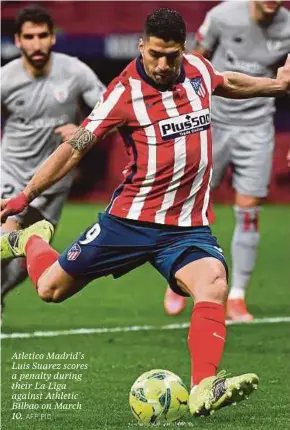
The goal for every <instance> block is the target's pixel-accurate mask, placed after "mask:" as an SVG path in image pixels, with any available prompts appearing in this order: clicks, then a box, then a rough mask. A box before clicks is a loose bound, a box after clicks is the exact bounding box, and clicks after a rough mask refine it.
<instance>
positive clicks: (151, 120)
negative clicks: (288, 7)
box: [0, 8, 290, 416]
mask: <svg viewBox="0 0 290 430" xmlns="http://www.w3.org/2000/svg"><path fill="white" fill-rule="evenodd" d="M185 38H186V28H185V23H184V20H183V19H182V17H181V16H180V15H179V13H178V12H176V11H174V10H171V9H167V8H161V9H158V10H157V11H155V12H153V13H152V14H150V15H149V16H148V17H147V19H146V22H145V26H144V32H143V37H142V38H141V39H140V42H139V50H140V56H139V57H138V58H137V59H135V60H134V61H132V62H131V63H130V64H129V65H128V66H127V67H126V68H125V70H124V71H123V72H122V73H121V74H120V76H119V77H118V78H116V79H115V80H113V81H112V82H111V84H110V85H109V87H108V89H107V91H106V92H105V94H104V95H103V97H102V98H101V99H100V101H99V102H98V103H97V104H96V106H95V108H94V110H93V111H92V113H91V114H90V115H89V116H88V117H87V118H86V119H85V121H84V122H83V123H82V125H81V126H80V127H79V129H78V130H77V132H76V133H75V135H74V136H73V137H72V138H71V139H69V140H68V141H67V142H64V143H63V144H62V145H60V146H59V147H58V148H57V149H56V151H55V152H54V153H53V154H52V155H51V156H50V157H49V159H48V160H47V161H46V162H45V163H44V164H43V165H42V166H41V167H40V169H39V170H38V171H37V172H36V174H35V175H34V177H33V178H32V180H31V181H30V182H29V184H28V185H27V186H26V187H25V188H24V190H23V192H21V193H20V194H18V195H17V196H15V197H12V198H10V199H8V200H5V201H3V202H2V203H1V213H0V218H1V220H2V221H5V219H6V218H7V217H9V216H11V215H13V214H16V213H21V212H22V211H23V210H24V209H25V208H26V207H27V206H28V205H29V204H30V203H31V202H32V201H33V200H34V199H35V198H36V196H39V195H40V194H41V193H42V192H43V191H44V190H46V189H47V188H48V187H49V186H51V185H53V184H55V183H57V182H58V181H59V180H60V179H61V178H63V177H64V176H65V175H66V174H68V173H69V172H70V171H71V170H72V169H73V168H74V167H75V166H76V165H77V164H78V162H79V161H80V160H81V158H82V157H83V156H84V154H86V153H87V152H88V151H89V150H90V148H92V146H93V145H95V144H96V143H97V142H98V141H99V140H100V139H101V138H102V137H103V136H104V135H106V134H107V133H108V132H109V131H110V130H111V129H113V128H115V127H117V128H118V129H119V131H120V133H121V134H122V136H123V139H124V142H125V144H126V145H127V147H128V150H129V153H130V162H129V164H128V166H127V168H126V169H125V171H124V181H123V183H122V184H121V185H120V186H119V187H118V188H117V189H116V191H115V192H114V194H113V196H112V199H111V201H110V204H109V205H108V207H107V209H106V211H105V213H102V214H100V215H99V220H98V222H96V223H95V224H93V225H92V226H90V227H89V228H88V229H87V230H86V231H85V232H84V233H82V234H81V235H80V237H79V238H78V239H76V240H75V241H74V243H73V244H72V245H70V246H69V247H68V248H67V249H66V250H65V251H64V252H63V253H62V254H61V255H59V254H58V253H57V252H56V251H55V250H54V249H53V248H51V247H50V245H49V243H48V242H49V241H50V238H51V235H52V233H53V226H52V225H51V223H49V222H47V221H40V222H38V223H36V224H34V225H32V226H30V227H28V228H26V229H24V230H20V231H15V232H12V233H10V234H7V235H5V236H2V238H1V250H2V259H6V258H14V257H19V256H23V255H25V256H26V259H27V269H28V273H29V276H30V278H31V280H32V282H33V283H34V285H35V288H36V291H37V293H38V295H39V297H40V298H42V299H43V300H45V301H47V302H61V301H63V300H65V299H67V298H68V297H70V296H72V295H73V294H75V293H77V292H78V291H80V290H81V289H82V288H83V287H84V286H85V285H87V284H88V283H89V282H90V281H92V280H93V279H97V278H99V277H101V276H107V275H113V276H114V277H115V278H116V277H119V276H121V275H123V274H125V273H127V272H128V271H130V270H132V269H134V268H136V267H138V266H140V265H142V264H143V263H145V262H150V263H151V264H152V266H154V267H155V269H156V270H158V271H159V272H160V273H161V274H162V275H163V276H164V277H165V279H167V281H168V282H169V283H170V286H171V288H172V289H173V290H174V291H176V292H178V293H180V294H182V295H189V296H191V297H192V298H193V299H194V301H195V306H194V308H193V312H192V316H191V321H190V329H189V336H188V346H189V351H190V356H191V363H192V365H191V376H192V380H191V383H192V388H191V392H190V398H189V407H190V410H191V413H192V414H193V415H196V416H198V415H208V414H209V413H210V412H213V411H215V410H217V409H219V408H221V407H223V406H228V405H230V404H232V403H234V402H238V401H241V400H243V399H245V398H246V397H247V396H248V395H249V394H250V393H252V392H253V391H254V389H255V388H257V384H258V377H257V375H255V374H253V373H248V374H245V375H240V376H236V377H233V378H228V377H226V376H225V374H224V373H219V374H216V372H217V368H218V366H219V363H220V360H221V357H222V354H223V350H224V345H225V338H226V326H225V309H224V304H225V301H226V298H227V268H226V262H225V259H224V256H223V253H222V250H221V249H220V247H219V246H218V244H217V241H216V239H215V238H214V237H213V236H212V234H211V230H210V228H209V226H208V218H209V206H208V203H209V191H210V180H211V173H212V156H211V129H210V116H211V95H212V93H215V94H217V95H220V96H224V97H228V98H251V97H257V96H260V97H269V96H279V95H282V94H285V93H286V92H287V91H288V90H289V88H290V64H289V62H290V61H289V60H290V58H289V60H288V62H287V63H286V65H285V66H284V67H282V68H280V69H279V71H278V74H277V78H276V79H271V78H256V77H251V76H247V75H246V74H242V73H233V72H225V73H223V74H221V75H220V74H218V73H216V72H215V70H214V69H213V67H212V65H211V64H210V63H209V62H208V61H207V60H205V59H204V58H203V57H202V56H201V55H184V45H185Z"/></svg>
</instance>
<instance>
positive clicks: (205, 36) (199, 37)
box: [195, 8, 220, 51]
mask: <svg viewBox="0 0 290 430" xmlns="http://www.w3.org/2000/svg"><path fill="white" fill-rule="evenodd" d="M219 38H220V25H219V21H218V19H217V18H216V8H213V9H212V10H210V11H209V12H208V13H207V14H206V17H205V19H204V21H203V23H202V25H201V26H200V28H199V29H198V31H197V33H196V35H195V40H196V41H197V42H199V44H200V45H201V46H202V47H203V48H205V49H206V50H208V51H213V50H214V48H215V46H216V45H217V44H218V41H219Z"/></svg>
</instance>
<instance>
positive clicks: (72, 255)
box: [66, 243, 82, 261]
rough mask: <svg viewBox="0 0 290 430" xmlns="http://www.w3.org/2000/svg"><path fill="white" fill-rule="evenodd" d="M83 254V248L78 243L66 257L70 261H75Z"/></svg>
mask: <svg viewBox="0 0 290 430" xmlns="http://www.w3.org/2000/svg"><path fill="white" fill-rule="evenodd" d="M81 252H82V250H81V247H80V245H79V244H78V243H75V244H73V246H72V247H71V248H70V249H69V250H68V252H67V254H66V257H67V259H68V260H69V261H74V260H76V259H77V258H78V256H79V255H80V253H81Z"/></svg>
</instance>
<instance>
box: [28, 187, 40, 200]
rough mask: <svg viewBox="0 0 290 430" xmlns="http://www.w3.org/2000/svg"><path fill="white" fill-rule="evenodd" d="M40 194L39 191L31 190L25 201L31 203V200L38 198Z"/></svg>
mask: <svg viewBox="0 0 290 430" xmlns="http://www.w3.org/2000/svg"><path fill="white" fill-rule="evenodd" d="M40 194H41V190H39V189H37V188H32V190H30V191H29V193H28V195H27V196H26V197H27V200H28V201H29V203H30V202H32V200H34V199H36V197H38V196H39V195H40Z"/></svg>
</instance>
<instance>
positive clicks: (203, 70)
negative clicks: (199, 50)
mask: <svg viewBox="0 0 290 430" xmlns="http://www.w3.org/2000/svg"><path fill="white" fill-rule="evenodd" d="M185 58H186V59H187V61H188V62H189V63H190V64H191V65H192V66H194V67H196V68H197V69H198V70H199V71H200V74H201V76H202V77H203V79H204V82H205V85H206V89H207V91H208V93H209V108H210V109H211V95H212V82H211V76H210V73H209V71H208V70H207V67H206V65H205V64H204V62H203V61H202V60H200V59H199V58H198V57H196V56H195V55H185ZM204 61H206V60H204ZM209 65H210V63H209ZM210 66H211V65H210Z"/></svg>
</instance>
